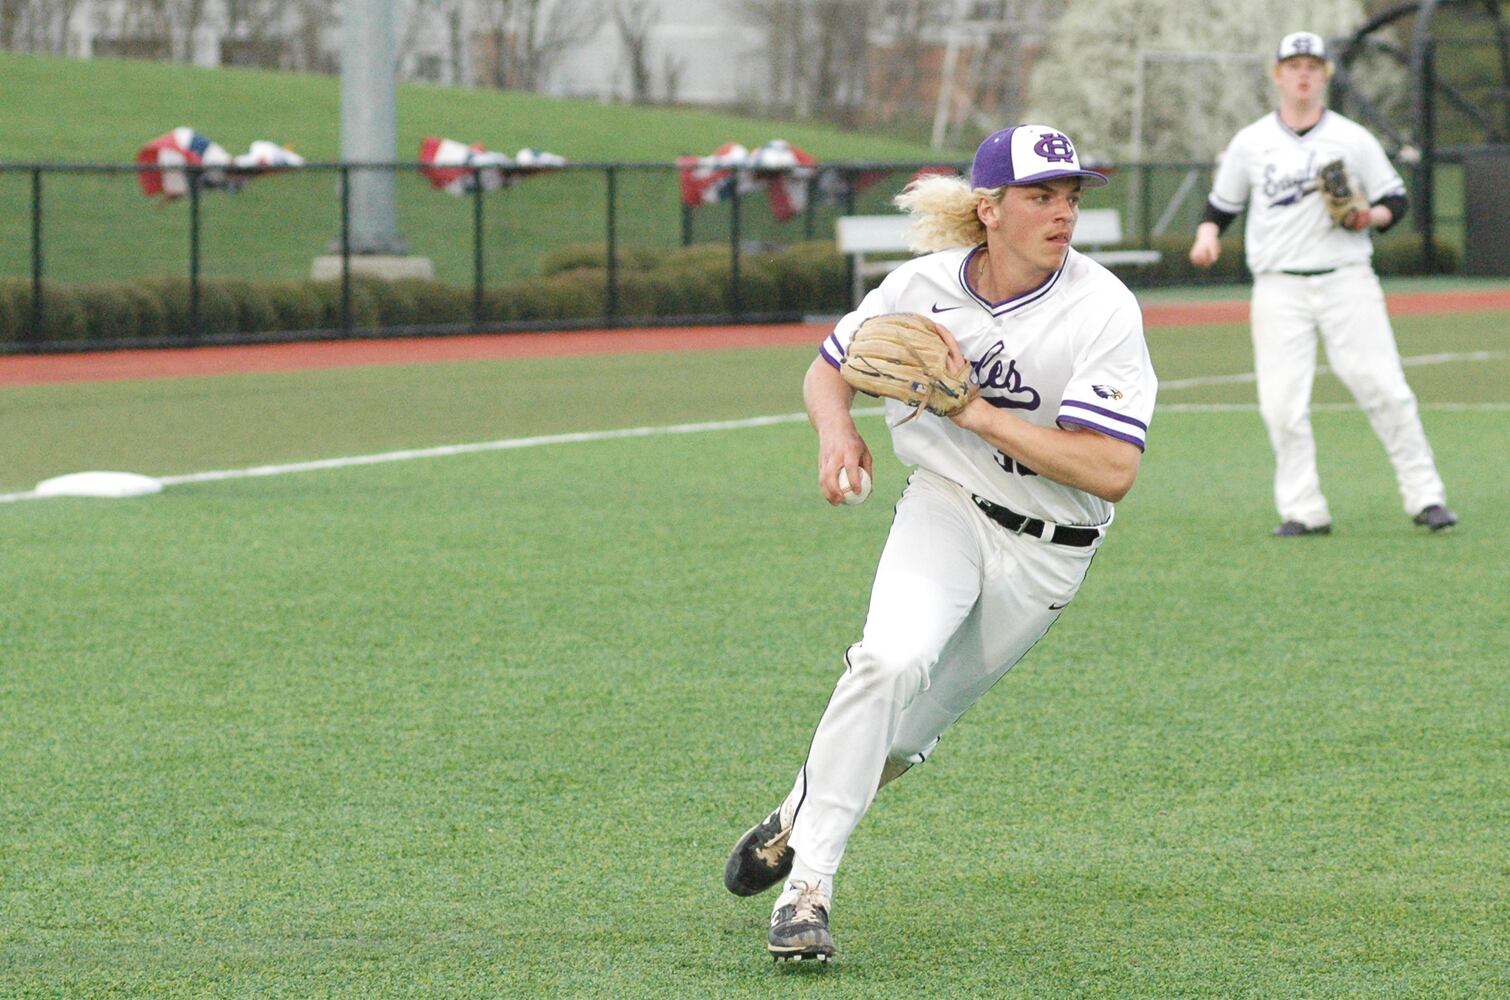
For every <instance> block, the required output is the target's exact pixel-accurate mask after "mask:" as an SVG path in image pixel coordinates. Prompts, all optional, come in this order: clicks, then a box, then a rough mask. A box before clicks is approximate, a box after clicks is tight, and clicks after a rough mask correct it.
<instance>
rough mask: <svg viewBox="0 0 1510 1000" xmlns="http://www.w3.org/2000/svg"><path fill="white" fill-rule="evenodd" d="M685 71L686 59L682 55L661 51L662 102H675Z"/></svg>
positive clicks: (679, 93) (679, 92) (680, 89)
mask: <svg viewBox="0 0 1510 1000" xmlns="http://www.w3.org/2000/svg"><path fill="white" fill-rule="evenodd" d="M686 72H687V60H686V57H684V56H677V55H672V54H671V53H670V52H663V53H661V101H662V103H664V104H675V103H676V99H677V97H679V96H680V95H681V92H682V76H683V74H685V73H686Z"/></svg>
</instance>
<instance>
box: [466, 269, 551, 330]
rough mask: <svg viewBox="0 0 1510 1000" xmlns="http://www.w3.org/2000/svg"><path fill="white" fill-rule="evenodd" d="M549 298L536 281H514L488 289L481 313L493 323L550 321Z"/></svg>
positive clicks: (541, 285) (542, 284) (543, 288)
mask: <svg viewBox="0 0 1510 1000" xmlns="http://www.w3.org/2000/svg"><path fill="white" fill-rule="evenodd" d="M549 299H550V296H549V294H548V293H547V290H546V288H545V284H544V283H543V282H541V281H539V280H538V279H532V280H528V281H515V282H510V283H509V284H507V285H499V286H497V287H494V288H489V289H487V290H486V292H484V294H483V312H484V315H485V317H486V319H488V320H489V321H491V322H494V323H527V322H532V321H539V320H545V319H550V318H551V317H550V315H549V312H550V305H549Z"/></svg>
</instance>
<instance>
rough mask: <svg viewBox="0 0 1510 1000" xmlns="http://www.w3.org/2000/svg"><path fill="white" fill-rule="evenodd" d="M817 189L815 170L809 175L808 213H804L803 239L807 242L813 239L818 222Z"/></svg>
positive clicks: (816, 173)
mask: <svg viewBox="0 0 1510 1000" xmlns="http://www.w3.org/2000/svg"><path fill="white" fill-rule="evenodd" d="M817 188H818V172H817V171H816V170H815V171H813V172H812V173H810V174H808V175H807V206H806V207H807V211H805V212H803V213H802V238H803V239H805V240H810V239H812V238H813V232H814V227H815V223H816V221H817V220H816V219H815V218H814V216H815V215H816V214H817V209H818V198H817V194H818V190H817Z"/></svg>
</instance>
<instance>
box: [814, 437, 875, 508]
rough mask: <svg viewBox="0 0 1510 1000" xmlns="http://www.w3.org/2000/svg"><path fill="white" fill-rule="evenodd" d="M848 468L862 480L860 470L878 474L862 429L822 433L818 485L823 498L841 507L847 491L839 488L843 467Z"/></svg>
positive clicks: (854, 480)
mask: <svg viewBox="0 0 1510 1000" xmlns="http://www.w3.org/2000/svg"><path fill="white" fill-rule="evenodd" d="M840 469H845V470H847V472H848V475H849V481H850V482H852V483H858V482H859V481H860V470H861V469H864V470H865V471H866V472H868V473H872V474H874V472H875V470H874V469H873V468H871V458H870V449H869V448H868V447H866V445H865V439H864V438H862V437H860V433H859V431H854V432H853V433H850V434H837V433H829V434H820V435H819V437H818V489H820V490H822V491H823V498H824V499H825V500H827V501H828V502H829V503H830V504H832V505H833V506H835V507H837V506H839V505H840V504H841V503H843V502H844V491H843V490H841V489H839V470H840Z"/></svg>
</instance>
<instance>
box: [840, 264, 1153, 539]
mask: <svg viewBox="0 0 1510 1000" xmlns="http://www.w3.org/2000/svg"><path fill="white" fill-rule="evenodd" d="M981 249H982V248H979V247H977V248H975V249H968V248H963V247H962V248H960V249H957V250H944V251H941V252H939V253H934V254H929V255H928V256H926V257H919V258H917V259H915V260H910V261H908V262H906V263H905V264H903V265H902V266H900V267H898V268H897V269H896V270H894V271H892V272H891V274H889V275H888V276H887V277H886V279H885V280H884V281H883V282H881V284H880V286H879V287H877V288H875V289H874V290H872V291H871V292H870V293H869V294H868V295H866V296H865V299H864V300H863V301H862V302H861V303H860V307H859V308H858V309H856V310H855V311H854V312H852V313H849V314H848V315H847V316H845V317H844V318H843V319H842V320H840V321H839V324H838V326H837V327H836V328H835V330H834V332H833V333H832V334H831V335H830V336H829V337H828V338H827V339H826V340H825V341H824V342H823V346H822V348H821V349H820V353H821V354H822V356H823V358H824V359H825V360H826V361H828V363H829V364H831V365H834V366H835V367H836V368H837V367H838V366H839V365H840V364H841V363H842V361H843V359H844V355H845V352H846V350H847V349H848V346H849V342H850V339H851V338H852V337H853V336H854V332H855V330H856V329H857V328H858V327H859V325H860V323H861V322H863V321H864V320H866V319H868V318H870V317H872V316H878V315H881V314H883V313H895V312H906V313H921V314H922V315H924V316H928V317H930V318H931V319H933V320H934V321H936V322H938V323H939V324H940V325H942V326H945V327H947V328H948V330H949V332H950V333H952V334H954V336H955V339H956V340H958V341H959V345H960V349H961V350H962V351H963V352H964V354H965V357H966V358H967V359H968V360H969V361H970V363H971V365H972V367H973V368H974V378H975V381H976V382H978V383H979V384H980V387H981V395H982V397H984V398H985V400H986V401H987V402H989V403H990V404H991V405H993V406H998V407H1001V408H1003V409H1007V410H1011V411H1012V412H1013V413H1015V414H1016V415H1017V416H1019V417H1021V418H1022V419H1024V420H1027V421H1028V422H1030V423H1034V424H1038V425H1039V426H1042V427H1053V426H1056V425H1057V426H1059V427H1062V428H1066V429H1071V430H1072V429H1075V428H1078V427H1088V428H1091V429H1092V430H1096V431H1100V432H1101V433H1102V434H1108V435H1110V436H1112V437H1115V438H1119V439H1121V440H1123V441H1129V442H1131V443H1132V444H1135V445H1137V446H1138V448H1139V450H1142V448H1143V447H1144V441H1145V437H1146V435H1147V433H1148V422H1149V420H1150V419H1151V418H1152V416H1153V407H1154V396H1155V394H1156V392H1157V390H1158V380H1157V379H1156V378H1155V376H1154V370H1153V363H1152V362H1151V361H1150V359H1149V356H1148V348H1147V345H1146V344H1145V343H1144V341H1143V315H1142V312H1141V311H1140V310H1139V308H1138V302H1137V300H1136V299H1135V298H1134V297H1133V295H1132V293H1131V292H1129V291H1128V290H1127V288H1126V286H1124V285H1123V284H1122V282H1121V281H1119V280H1118V279H1117V278H1116V276H1114V275H1113V274H1112V273H1111V272H1110V271H1108V270H1107V269H1106V268H1104V267H1102V266H1101V265H1100V264H1097V263H1096V262H1095V261H1093V260H1091V259H1090V258H1089V257H1086V256H1084V255H1082V254H1080V253H1078V252H1077V251H1075V250H1074V249H1071V250H1070V251H1069V252H1068V254H1067V256H1066V258H1065V262H1064V264H1063V265H1062V266H1061V267H1060V269H1059V270H1058V271H1055V272H1054V273H1053V274H1051V275H1050V276H1049V277H1048V279H1047V280H1046V281H1044V283H1043V284H1042V285H1040V286H1038V287H1037V288H1034V289H1032V290H1031V291H1027V292H1024V293H1023V294H1021V295H1017V296H1014V297H1012V298H1009V299H1007V300H1005V301H1003V302H989V301H987V300H986V299H983V298H982V297H981V296H980V295H979V294H977V293H976V291H975V289H974V288H973V287H972V286H971V284H970V282H969V279H968V277H967V275H968V272H969V264H970V261H971V260H972V258H973V257H974V256H975V254H977V253H979V252H981ZM886 410H887V418H888V419H889V420H890V422H891V423H893V424H895V423H896V422H897V421H899V420H901V419H902V418H903V417H905V416H907V415H908V414H909V413H910V412H911V410H910V409H909V408H908V407H907V406H905V405H904V404H902V403H899V402H897V401H895V400H888V401H887V404H886ZM892 443H893V445H894V447H895V449H896V454H897V458H899V459H900V460H901V461H903V462H904V463H906V464H908V465H916V466H919V467H920V468H924V469H928V470H930V471H932V472H935V473H938V474H939V475H941V476H944V477H945V478H947V479H951V480H953V481H954V482H956V483H959V484H960V485H961V486H964V487H965V488H966V489H968V490H970V492H972V493H974V494H976V495H977V496H981V497H985V498H986V499H987V500H991V501H993V502H995V503H998V504H1002V505H1004V506H1006V507H1009V508H1011V509H1012V510H1014V511H1017V512H1018V513H1021V514H1027V515H1030V516H1032V517H1038V518H1042V519H1045V520H1048V521H1053V522H1056V523H1058V524H1067V525H1101V524H1106V523H1107V522H1109V521H1110V520H1111V517H1112V505H1111V504H1110V503H1107V502H1106V501H1105V500H1102V499H1101V498H1099V497H1096V496H1092V495H1091V494H1089V493H1086V492H1085V491H1083V490H1078V489H1075V488H1074V487H1071V486H1065V485H1063V484H1061V483H1056V482H1054V481H1053V480H1050V479H1048V478H1045V477H1043V476H1040V475H1038V474H1037V473H1035V472H1034V471H1033V470H1032V469H1028V468H1025V467H1023V466H1022V465H1021V464H1020V463H1018V462H1015V461H1014V460H1012V459H1011V458H1009V457H1007V456H1006V455H1004V454H1002V453H1001V452H999V451H997V450H996V449H995V448H993V447H992V446H991V445H990V444H988V443H987V442H986V441H985V439H983V438H982V437H980V436H979V435H977V434H974V433H972V432H970V431H967V430H963V429H962V428H960V427H957V426H955V424H954V423H953V422H952V421H950V420H948V419H946V418H944V417H939V416H935V415H934V414H932V413H926V412H925V413H923V414H921V415H920V416H918V417H917V419H915V420H911V421H908V422H907V423H905V424H903V425H901V426H900V427H895V428H894V429H893V430H892Z"/></svg>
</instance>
